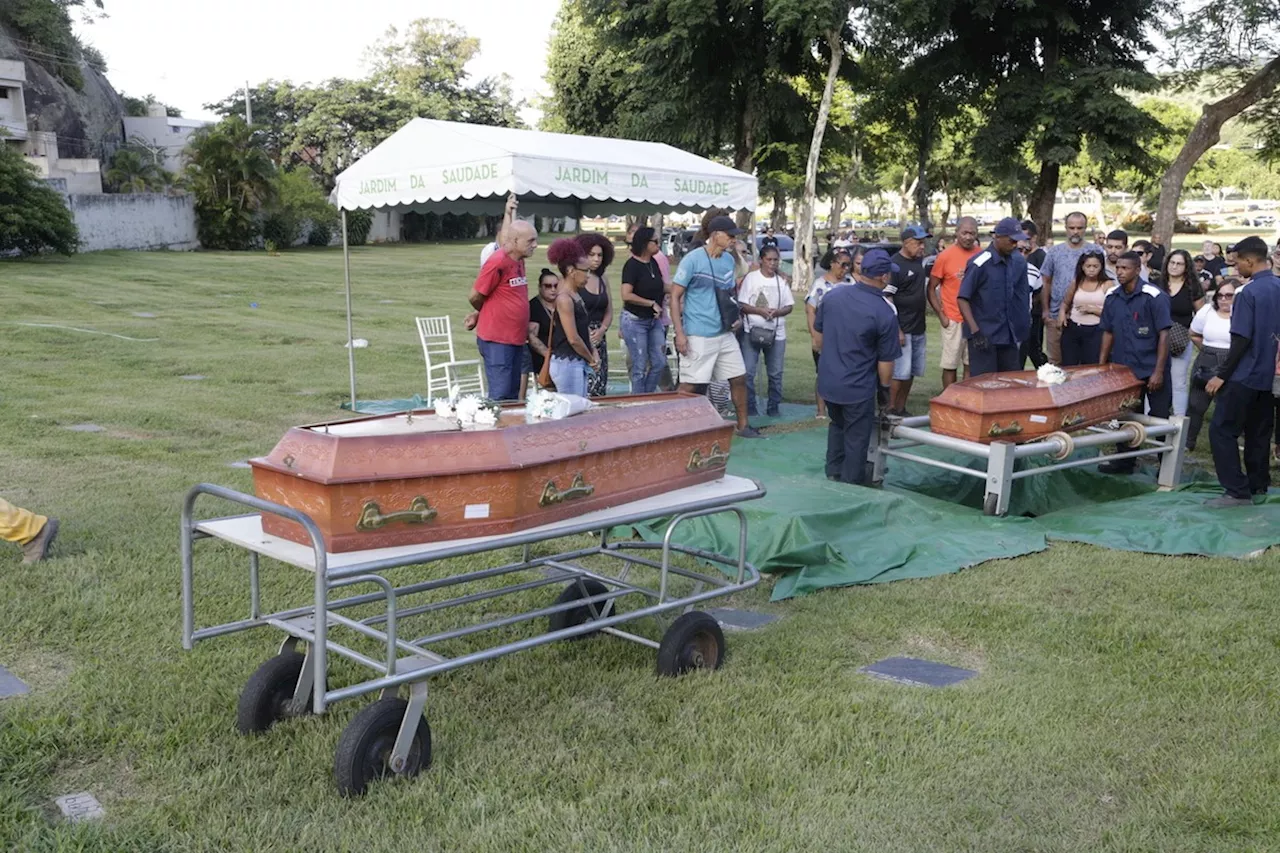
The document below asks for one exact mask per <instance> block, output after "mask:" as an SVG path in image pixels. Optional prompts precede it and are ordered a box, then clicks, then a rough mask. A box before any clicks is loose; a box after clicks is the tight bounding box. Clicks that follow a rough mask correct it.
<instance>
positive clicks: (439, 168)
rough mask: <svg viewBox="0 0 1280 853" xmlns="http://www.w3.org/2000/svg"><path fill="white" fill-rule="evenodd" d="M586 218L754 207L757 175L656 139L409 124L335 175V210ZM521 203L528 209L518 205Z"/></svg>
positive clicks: (432, 122)
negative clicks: (514, 204)
mask: <svg viewBox="0 0 1280 853" xmlns="http://www.w3.org/2000/svg"><path fill="white" fill-rule="evenodd" d="M509 193H515V194H516V196H517V197H519V198H520V199H521V201H522V203H521V213H522V214H529V213H537V214H541V215H544V216H558V215H562V216H594V215H598V214H614V213H629V212H648V211H664V212H665V211H686V210H705V209H707V208H709V207H727V208H731V209H733V210H755V207H756V202H757V187H756V179H755V177H754V176H752V175H748V174H744V173H743V172H739V171H738V170H736V169H732V168H730V167H728V166H725V165H722V164H720V163H717V162H715V161H714V160H708V159H706V158H705V157H698V156H695V155H693V154H690V153H688V152H687V151H681V150H680V149H678V148H672V147H671V146H670V145H664V144H662V143H658V142H636V141H634V140H630V139H604V138H600V137H592V136H573V135H571V134H566V133H544V132H542V131H537V130H515V129H512V128H509V127H489V126H486V125H478V124H461V123H458V122H451V121H436V120H434V119H425V118H417V119H414V120H413V121H411V122H409V123H408V124H406V125H405V126H404V127H402V128H400V129H399V130H398V131H396V132H395V133H394V134H392V136H391V137H390V138H388V139H387V140H386V141H385V142H383V143H382V144H381V145H379V146H378V147H377V148H375V149H373V150H372V151H370V152H369V153H368V154H367V155H365V156H364V157H363V158H361V160H360V161H359V162H358V163H356V164H355V165H354V166H352V167H351V168H350V169H347V170H346V171H345V172H343V173H342V174H341V175H339V176H338V179H337V184H336V186H335V187H334V190H333V196H332V200H333V202H334V204H336V205H337V206H338V207H339V208H341V209H343V210H357V209H368V208H388V207H392V208H407V209H413V210H417V211H419V212H422V213H425V212H429V211H435V212H446V211H447V212H450V213H459V214H460V213H473V214H486V213H487V214H501V213H502V205H503V200H504V199H505V198H506V196H507V194H509ZM526 202H527V203H526Z"/></svg>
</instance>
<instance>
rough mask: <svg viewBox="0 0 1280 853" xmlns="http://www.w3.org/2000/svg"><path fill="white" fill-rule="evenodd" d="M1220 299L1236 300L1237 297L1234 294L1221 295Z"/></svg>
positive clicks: (1219, 295)
mask: <svg viewBox="0 0 1280 853" xmlns="http://www.w3.org/2000/svg"><path fill="white" fill-rule="evenodd" d="M1218 298H1219V299H1235V298H1236V295H1235V294H1234V293H1219V294H1218Z"/></svg>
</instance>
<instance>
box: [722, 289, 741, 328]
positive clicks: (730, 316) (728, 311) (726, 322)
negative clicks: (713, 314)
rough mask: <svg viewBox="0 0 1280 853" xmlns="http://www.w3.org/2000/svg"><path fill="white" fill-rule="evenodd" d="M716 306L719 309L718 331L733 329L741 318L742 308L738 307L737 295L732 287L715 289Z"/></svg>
mask: <svg viewBox="0 0 1280 853" xmlns="http://www.w3.org/2000/svg"><path fill="white" fill-rule="evenodd" d="M715 290H716V307H718V308H719V309H720V331H721V332H729V331H732V330H733V327H734V326H736V325H737V324H738V323H739V322H740V321H741V320H742V309H741V308H739V307H738V297H737V293H736V291H735V289H734V288H732V287H729V288H719V287H717V288H716V289H715Z"/></svg>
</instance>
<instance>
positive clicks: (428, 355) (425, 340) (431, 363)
mask: <svg viewBox="0 0 1280 853" xmlns="http://www.w3.org/2000/svg"><path fill="white" fill-rule="evenodd" d="M414 321H415V322H416V324H417V326H418V340H420V341H421V342H422V357H423V359H425V360H426V363H427V395H428V398H430V397H431V396H432V395H434V394H436V393H444V394H448V392H449V376H448V370H447V365H449V364H451V363H453V361H454V360H455V359H454V355H453V326H452V324H451V323H450V322H449V318H448V317H415V318H414Z"/></svg>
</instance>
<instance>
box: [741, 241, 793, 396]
mask: <svg viewBox="0 0 1280 853" xmlns="http://www.w3.org/2000/svg"><path fill="white" fill-rule="evenodd" d="M779 261H780V256H779V254H778V249H777V247H776V246H765V247H764V248H763V249H761V250H760V269H758V270H752V271H751V272H749V273H747V275H746V277H745V278H744V279H743V280H742V286H741V287H740V288H739V291H738V304H739V306H740V307H741V309H742V315H743V317H745V318H746V319H745V324H746V333H745V334H744V335H743V337H742V361H743V362H744V364H745V366H746V368H747V415H748V416H751V415H756V414H759V412H758V411H757V404H756V368H757V367H758V366H759V364H760V358H761V356H763V357H764V365H765V373H767V374H768V376H769V402H768V408H766V409H765V414H766V415H768V416H769V417H777V416H778V413H779V406H781V405H782V365H783V361H784V359H785V357H786V353H787V321H786V317H787V315H788V314H790V313H791V311H792V309H793V308H795V304H796V301H795V297H793V296H792V295H791V283H790V282H789V281H787V280H786V278H785V277H784V276H783V275H782V273H780V272H778V264H779Z"/></svg>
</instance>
